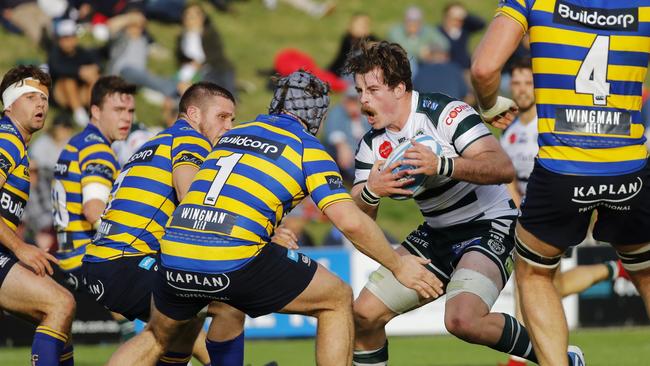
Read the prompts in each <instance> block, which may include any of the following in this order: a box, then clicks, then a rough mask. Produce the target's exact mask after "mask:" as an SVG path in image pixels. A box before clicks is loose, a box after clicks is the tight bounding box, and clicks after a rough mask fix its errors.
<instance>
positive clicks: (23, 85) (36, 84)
mask: <svg viewBox="0 0 650 366" xmlns="http://www.w3.org/2000/svg"><path fill="white" fill-rule="evenodd" d="M34 92H36V93H41V94H43V95H45V96H46V97H48V98H49V92H48V90H47V87H46V86H45V85H43V84H41V82H40V81H38V80H37V79H34V78H25V79H22V80H20V81H17V82H15V83H13V84H11V85H9V86H8V87H7V89H5V91H4V92H2V104H4V108H5V109H7V108H8V107H9V106H10V105H12V104H13V102H15V101H16V99H18V98H20V97H21V96H22V95H23V94H27V93H34Z"/></svg>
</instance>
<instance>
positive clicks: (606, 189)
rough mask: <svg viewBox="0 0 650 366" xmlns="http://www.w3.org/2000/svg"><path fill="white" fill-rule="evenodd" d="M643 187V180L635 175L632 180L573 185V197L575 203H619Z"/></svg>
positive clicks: (632, 196) (637, 192)
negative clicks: (616, 182) (615, 182)
mask: <svg viewBox="0 0 650 366" xmlns="http://www.w3.org/2000/svg"><path fill="white" fill-rule="evenodd" d="M642 187H643V180H642V179H641V178H640V177H636V179H635V180H634V181H633V182H626V183H619V184H598V185H590V186H577V187H573V198H572V199H571V201H573V202H576V203H587V204H589V203H596V202H609V203H621V202H625V201H627V200H630V199H632V198H634V196H636V195H637V194H639V192H641V189H642Z"/></svg>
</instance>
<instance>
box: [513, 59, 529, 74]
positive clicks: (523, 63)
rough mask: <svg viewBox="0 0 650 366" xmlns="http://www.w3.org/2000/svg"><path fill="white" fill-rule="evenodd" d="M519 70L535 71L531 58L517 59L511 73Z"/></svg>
mask: <svg viewBox="0 0 650 366" xmlns="http://www.w3.org/2000/svg"><path fill="white" fill-rule="evenodd" d="M517 69H528V70H531V71H532V70H533V63H532V61H531V59H530V57H521V58H518V59H516V60H515V61H514V62H513V63H512V66H511V67H510V72H511V73H512V72H513V71H515V70H517Z"/></svg>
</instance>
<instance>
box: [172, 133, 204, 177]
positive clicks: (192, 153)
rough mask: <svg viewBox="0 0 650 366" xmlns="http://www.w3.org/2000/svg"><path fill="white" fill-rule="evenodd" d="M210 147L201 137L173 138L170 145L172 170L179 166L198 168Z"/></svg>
mask: <svg viewBox="0 0 650 366" xmlns="http://www.w3.org/2000/svg"><path fill="white" fill-rule="evenodd" d="M211 149H212V147H211V146H210V142H208V140H207V139H206V138H204V137H203V136H199V135H184V136H178V137H175V138H174V142H173V143H172V169H175V168H177V167H179V166H181V165H191V166H194V167H196V168H200V167H201V165H202V164H203V161H204V160H205V157H206V156H208V154H209V153H210V150H211Z"/></svg>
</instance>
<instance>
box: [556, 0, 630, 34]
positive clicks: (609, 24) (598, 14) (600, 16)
mask: <svg viewBox="0 0 650 366" xmlns="http://www.w3.org/2000/svg"><path fill="white" fill-rule="evenodd" d="M553 22H554V23H557V24H564V25H570V26H573V27H586V28H593V29H603V30H613V31H622V32H636V31H637V30H638V29H639V9H638V8H620V9H601V8H586V7H582V6H579V5H575V4H571V3H568V2H566V1H558V2H556V3H555V12H553Z"/></svg>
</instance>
